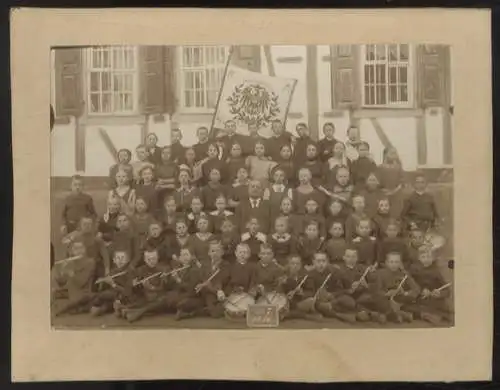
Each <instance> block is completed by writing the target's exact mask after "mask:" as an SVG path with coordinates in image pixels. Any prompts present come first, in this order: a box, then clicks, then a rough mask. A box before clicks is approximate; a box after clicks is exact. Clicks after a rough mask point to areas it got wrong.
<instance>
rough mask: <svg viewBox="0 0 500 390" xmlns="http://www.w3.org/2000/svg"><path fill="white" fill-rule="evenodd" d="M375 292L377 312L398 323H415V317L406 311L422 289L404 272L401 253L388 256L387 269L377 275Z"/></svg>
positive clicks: (382, 269)
mask: <svg viewBox="0 0 500 390" xmlns="http://www.w3.org/2000/svg"><path fill="white" fill-rule="evenodd" d="M374 290H375V291H374V299H375V306H376V311H377V312H379V313H381V314H383V315H385V316H386V318H387V319H390V320H392V321H394V322H397V323H401V322H403V321H406V322H412V321H413V315H412V314H411V313H410V312H408V311H406V310H405V309H407V307H408V306H411V304H412V303H413V302H414V301H415V299H416V298H417V297H418V295H419V294H420V288H419V287H418V285H417V284H416V283H415V281H414V280H413V278H412V277H411V276H410V275H408V274H407V273H405V272H404V271H403V262H402V260H401V255H400V254H399V253H397V252H394V253H388V254H387V256H386V259H385V267H383V268H381V269H379V270H378V271H377V273H376V285H375V289H374Z"/></svg>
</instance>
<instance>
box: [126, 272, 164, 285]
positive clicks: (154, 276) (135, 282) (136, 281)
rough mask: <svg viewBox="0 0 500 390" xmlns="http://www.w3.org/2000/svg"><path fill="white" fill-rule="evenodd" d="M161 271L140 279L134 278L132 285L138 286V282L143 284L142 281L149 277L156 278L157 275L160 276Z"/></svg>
mask: <svg viewBox="0 0 500 390" xmlns="http://www.w3.org/2000/svg"><path fill="white" fill-rule="evenodd" d="M162 273H163V272H162V271H160V272H157V273H155V274H153V275H149V276H148V277H145V278H144V279H141V280H134V283H133V285H134V286H138V285H139V284H143V283H146V282H147V281H148V280H150V279H153V278H156V277H157V276H160V275H161V274H162Z"/></svg>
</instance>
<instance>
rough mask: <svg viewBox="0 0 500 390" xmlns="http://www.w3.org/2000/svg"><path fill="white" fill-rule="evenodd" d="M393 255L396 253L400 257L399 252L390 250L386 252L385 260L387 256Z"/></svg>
mask: <svg viewBox="0 0 500 390" xmlns="http://www.w3.org/2000/svg"><path fill="white" fill-rule="evenodd" d="M394 255H397V256H398V257H399V258H400V259H401V258H402V255H401V252H397V251H390V252H387V254H386V255H385V260H387V259H388V258H389V256H394Z"/></svg>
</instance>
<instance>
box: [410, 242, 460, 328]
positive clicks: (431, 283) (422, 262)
mask: <svg viewBox="0 0 500 390" xmlns="http://www.w3.org/2000/svg"><path fill="white" fill-rule="evenodd" d="M418 253H419V262H417V263H413V264H412V265H411V267H410V274H411V276H412V277H413V278H414V279H415V282H416V283H417V284H418V286H419V287H420V289H421V292H420V295H419V296H418V298H417V301H416V303H415V307H414V308H412V309H410V311H411V312H413V314H414V315H415V316H416V318H420V319H422V320H424V321H427V322H430V323H431V324H433V325H439V324H440V323H441V322H442V321H449V320H451V319H452V318H453V317H452V316H453V313H452V310H450V309H451V308H450V306H449V305H448V302H447V299H448V297H449V296H450V291H451V283H446V282H445V280H444V278H443V276H442V274H441V271H440V270H439V268H438V266H437V265H436V263H435V260H434V257H433V254H432V251H431V250H429V248H428V247H426V246H425V245H424V246H421V247H420V248H419V250H418Z"/></svg>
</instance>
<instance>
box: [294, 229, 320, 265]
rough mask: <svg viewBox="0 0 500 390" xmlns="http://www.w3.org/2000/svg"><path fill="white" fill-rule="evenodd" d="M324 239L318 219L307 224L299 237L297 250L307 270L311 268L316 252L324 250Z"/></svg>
mask: <svg viewBox="0 0 500 390" xmlns="http://www.w3.org/2000/svg"><path fill="white" fill-rule="evenodd" d="M324 243H325V241H324V239H323V238H321V237H320V235H319V225H318V223H317V222H316V221H311V222H309V223H308V224H307V226H306V227H305V230H304V235H303V236H302V237H300V238H299V240H298V245H297V252H298V254H299V255H300V257H301V259H302V262H303V263H304V267H305V269H306V270H309V269H310V266H311V264H312V260H313V258H314V255H315V253H318V252H322V251H323V247H324Z"/></svg>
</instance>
